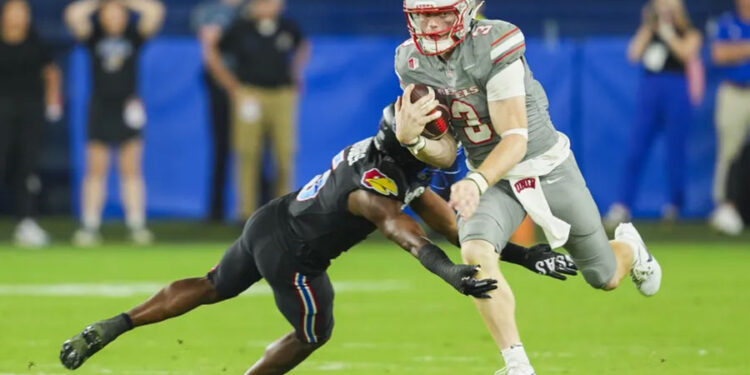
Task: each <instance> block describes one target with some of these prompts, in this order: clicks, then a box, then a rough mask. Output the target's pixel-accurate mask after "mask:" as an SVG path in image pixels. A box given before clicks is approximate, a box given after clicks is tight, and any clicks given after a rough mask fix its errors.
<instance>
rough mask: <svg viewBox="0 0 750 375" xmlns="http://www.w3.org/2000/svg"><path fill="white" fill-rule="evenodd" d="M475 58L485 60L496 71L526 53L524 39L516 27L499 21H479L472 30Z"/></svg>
mask: <svg viewBox="0 0 750 375" xmlns="http://www.w3.org/2000/svg"><path fill="white" fill-rule="evenodd" d="M471 38H472V40H473V42H474V48H475V49H476V51H477V57H479V58H482V59H487V60H489V61H490V63H491V64H492V65H493V66H494V67H493V70H496V69H497V68H498V67H497V66H498V65H500V66H506V65H509V64H510V63H512V62H514V61H516V60H518V59H519V58H521V57H522V56H523V54H524V53H525V52H526V39H525V38H524V35H523V32H521V29H519V28H518V26H516V25H514V24H512V23H509V22H505V21H499V20H481V21H478V22H477V23H476V24H475V25H474V27H473V28H472V32H471Z"/></svg>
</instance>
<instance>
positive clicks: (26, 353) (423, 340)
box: [0, 242, 750, 375]
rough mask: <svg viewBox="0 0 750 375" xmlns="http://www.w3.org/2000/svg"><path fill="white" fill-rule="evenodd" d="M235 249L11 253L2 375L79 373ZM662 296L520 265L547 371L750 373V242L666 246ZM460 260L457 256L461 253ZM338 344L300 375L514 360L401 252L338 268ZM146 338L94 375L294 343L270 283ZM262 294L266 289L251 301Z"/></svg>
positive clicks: (234, 370)
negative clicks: (86, 357)
mask: <svg viewBox="0 0 750 375" xmlns="http://www.w3.org/2000/svg"><path fill="white" fill-rule="evenodd" d="M223 248H224V244H221V243H215V244H200V245H186V244H183V245H180V244H173V245H161V246H155V247H151V248H141V249H131V248H129V247H127V246H124V245H119V246H118V245H110V246H104V247H102V248H98V249H93V250H76V249H72V248H69V247H64V246H59V247H53V248H51V249H49V250H45V251H24V250H18V249H13V248H12V247H10V246H9V245H7V244H0V266H1V267H2V272H0V375H10V374H39V375H41V374H66V373H69V372H68V371H67V370H64V369H63V368H62V366H61V365H60V364H59V362H58V359H57V355H58V350H59V347H60V344H61V343H62V342H63V341H64V340H65V339H66V338H68V337H69V336H72V335H73V334H75V333H77V332H78V331H80V330H81V329H82V328H83V327H84V326H85V325H86V324H88V323H90V322H92V321H94V320H98V319H100V318H105V317H109V316H112V315H114V314H116V313H119V312H122V311H124V310H126V309H128V308H129V307H131V306H133V305H134V304H137V303H138V302H140V301H141V300H143V299H144V298H146V297H148V295H150V294H151V293H152V292H153V291H154V290H155V288H158V287H159V285H161V284H163V283H165V282H168V281H170V280H172V279H178V278H183V277H190V276H196V275H202V274H203V273H204V272H206V271H207V270H208V269H209V268H210V267H211V266H212V265H213V264H214V263H215V262H216V261H217V260H218V259H219V257H220V255H221V252H222V251H223ZM652 250H653V252H654V253H655V255H656V256H657V257H658V258H659V260H660V261H661V263H662V266H663V268H664V281H663V284H662V291H661V293H660V294H659V295H657V296H656V297H654V298H651V299H646V298H644V297H641V296H640V295H639V294H638V293H637V291H636V290H635V288H633V286H632V285H631V283H630V281H627V282H625V283H624V284H623V286H622V288H621V290H618V291H616V292H613V293H609V294H607V293H604V292H599V291H594V290H592V289H590V288H589V287H588V286H587V285H586V284H585V282H584V281H583V279H581V278H580V277H578V278H575V279H573V280H569V281H567V282H559V281H556V280H553V279H549V278H544V277H540V276H537V275H534V274H531V273H529V272H527V271H525V270H522V269H519V268H518V267H516V266H512V265H507V266H505V268H504V269H505V272H506V275H507V277H508V279H509V281H510V282H511V285H512V286H513V287H514V290H515V293H516V299H517V302H518V309H517V310H518V311H517V312H518V314H517V316H518V322H519V326H520V328H521V333H522V337H523V339H524V344H525V345H526V347H527V351H528V352H529V356H530V357H531V359H532V363H533V364H534V365H535V366H536V369H537V372H538V374H540V375H546V374H587V375H588V374H629V375H630V374H680V375H683V374H738V375H739V374H749V373H750V356H748V353H749V352H750V344H748V334H750V288H748V285H750V272H748V266H750V245H747V244H740V243H734V244H731V243H726V244H721V245H720V244H712V243H693V244H668V243H656V244H653V245H652ZM454 255H456V253H454ZM330 274H331V279H332V280H333V281H334V283H335V284H336V288H337V290H338V293H337V297H336V328H335V330H334V334H333V338H332V340H331V341H330V342H329V343H328V344H327V345H326V346H324V347H323V348H322V349H321V350H319V351H318V352H317V353H315V354H313V356H312V357H311V358H310V359H308V361H306V362H305V363H303V364H302V365H301V366H300V367H299V368H298V369H297V370H296V371H293V373H296V374H357V375H358V374H373V375H374V374H378V375H380V374H410V375H411V374H493V373H494V371H495V370H497V369H498V368H499V367H501V363H502V361H501V360H500V357H499V355H498V354H497V351H496V349H495V348H494V345H493V343H492V342H491V339H490V337H489V335H488V334H487V333H486V330H485V328H484V325H483V324H482V322H481V321H480V319H479V316H478V314H477V312H476V311H475V309H474V306H473V304H472V303H471V301H470V300H469V299H468V298H466V297H463V296H460V295H459V294H457V293H455V292H454V291H453V290H452V289H450V287H448V286H447V285H445V284H443V282H442V281H440V280H439V279H438V278H437V277H435V276H433V275H431V274H429V273H427V272H426V271H424V270H423V269H422V268H421V266H420V265H419V263H418V262H416V261H415V260H413V259H412V258H411V257H410V256H409V255H408V254H406V253H403V252H402V251H400V250H398V249H396V247H395V246H392V245H390V244H387V243H381V242H373V243H370V244H368V245H365V246H359V247H357V248H355V249H353V250H352V251H350V252H349V253H347V254H344V256H342V257H341V258H340V259H339V260H337V261H335V262H334V264H333V266H332V268H331V269H330ZM254 288H255V289H256V291H255V293H251V294H250V295H243V296H241V297H238V298H237V299H235V300H232V301H227V302H224V303H221V304H218V305H214V306H209V307H203V308H200V309H198V310H196V311H194V312H193V313H190V314H189V315H187V316H183V317H181V318H177V319H174V320H172V321H169V322H166V323H162V324H160V325H156V326H151V327H144V328H141V329H138V330H136V331H133V332H130V333H128V334H126V335H124V336H123V337H121V338H120V339H119V340H117V341H116V342H114V343H113V344H111V345H110V346H109V347H107V348H106V349H105V350H104V351H103V352H101V353H99V354H97V355H96V356H95V357H94V358H93V359H91V360H90V361H89V362H88V363H87V364H85V365H84V366H83V367H82V368H81V369H80V370H78V371H77V373H79V374H117V375H121V374H132V375H138V374H153V375H166V374H181V375H186V374H196V375H197V374H200V375H203V374H208V375H210V374H241V373H242V372H243V371H244V370H245V369H246V368H247V367H249V366H250V365H251V364H252V363H253V362H254V361H255V360H256V359H257V358H258V357H259V356H260V355H261V353H262V352H263V349H264V347H265V345H266V344H267V343H269V342H271V341H272V340H274V339H276V338H277V337H279V336H281V335H283V334H285V333H287V332H288V331H289V329H290V328H289V326H288V325H287V323H286V321H284V319H283V318H282V316H281V315H280V314H279V313H278V312H277V311H276V308H275V306H274V303H273V300H272V297H271V296H270V295H269V294H268V289H267V288H266V286H265V285H259V286H255V287H254ZM251 290H252V288H251Z"/></svg>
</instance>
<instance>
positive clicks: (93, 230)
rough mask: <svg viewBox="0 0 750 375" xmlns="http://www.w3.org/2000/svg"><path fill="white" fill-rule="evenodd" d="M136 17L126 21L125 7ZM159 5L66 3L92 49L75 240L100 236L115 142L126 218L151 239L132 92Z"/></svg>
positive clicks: (157, 22) (117, 0)
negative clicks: (79, 217)
mask: <svg viewBox="0 0 750 375" xmlns="http://www.w3.org/2000/svg"><path fill="white" fill-rule="evenodd" d="M130 11H132V12H134V13H136V14H137V15H138V16H139V17H138V22H137V23H134V22H132V21H131V17H130V14H129V12H130ZM163 19H164V7H163V6H162V5H161V3H159V2H158V1H155V0H108V1H96V0H81V1H76V2H74V3H72V4H71V5H69V6H68V8H67V9H66V11H65V20H66V22H67V24H68V27H69V28H70V29H71V31H72V32H73V35H74V36H75V38H76V39H77V40H78V41H80V42H82V43H84V44H85V45H86V47H88V49H89V53H90V55H91V66H92V70H93V92H92V94H91V100H90V102H89V127H88V143H87V146H86V175H85V177H84V180H83V190H82V192H81V202H82V203H83V207H82V215H83V227H82V228H81V229H80V230H78V231H77V232H76V233H75V235H74V236H73V241H74V242H75V243H76V244H77V245H80V246H92V245H95V244H97V243H98V242H100V240H101V236H100V235H99V226H100V224H101V216H102V208H103V205H104V201H105V194H106V191H107V174H108V172H109V161H110V151H111V150H112V149H113V148H118V153H119V155H118V156H119V171H120V180H121V192H122V201H123V203H124V204H123V205H124V208H125V220H126V223H127V226H128V228H129V229H130V232H131V238H132V240H133V241H134V242H136V243H138V244H146V243H149V242H151V241H152V234H151V232H149V231H148V229H146V214H145V187H144V182H143V174H142V170H141V158H142V154H143V140H142V137H141V131H142V129H143V126H144V125H145V123H146V113H145V110H144V107H143V103H142V102H141V100H140V98H138V96H137V89H136V84H137V81H138V74H137V73H138V72H137V67H138V64H137V62H138V57H139V54H140V51H141V47H142V45H143V43H144V42H145V40H146V39H148V38H149V37H151V36H152V35H153V34H154V33H156V32H157V31H158V30H159V27H160V26H161V23H162V20H163Z"/></svg>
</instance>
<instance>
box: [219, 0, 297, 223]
mask: <svg viewBox="0 0 750 375" xmlns="http://www.w3.org/2000/svg"><path fill="white" fill-rule="evenodd" d="M283 5H284V4H283V0H252V1H251V2H250V3H249V4H248V6H246V7H244V8H243V10H242V12H241V14H240V17H239V18H238V19H237V20H236V21H235V22H234V23H233V24H232V26H230V28H229V29H228V30H226V31H225V32H224V33H223V34H222V36H221V39H220V41H219V43H218V48H213V47H211V48H209V49H208V56H207V58H208V64H209V68H210V70H211V73H212V74H213V76H214V78H215V79H216V81H217V82H220V83H221V85H222V86H223V87H224V88H225V89H226V90H227V92H228V93H229V96H230V97H231V100H232V112H233V113H232V117H233V120H232V133H231V134H232V136H231V139H232V148H233V151H234V153H235V155H236V157H237V164H238V166H239V168H238V169H239V174H238V179H239V192H240V194H239V196H240V214H241V216H242V218H247V217H249V216H250V215H251V214H252V213H253V211H255V208H256V207H257V204H258V200H259V199H258V197H259V194H258V190H259V189H258V186H259V184H258V180H259V178H260V170H261V156H262V155H263V148H264V140H265V137H266V136H269V138H270V141H271V143H272V146H273V155H274V160H275V167H276V181H275V184H274V185H275V189H274V194H275V195H276V196H282V195H284V194H286V193H288V192H289V191H291V190H292V183H293V176H294V157H295V153H296V146H297V137H296V134H297V130H296V125H295V120H296V114H297V94H298V91H299V88H300V85H301V80H302V70H303V68H304V65H305V64H306V61H307V58H308V54H309V47H308V44H307V42H306V41H305V39H304V37H303V35H302V33H301V32H300V30H299V29H298V27H297V25H296V24H295V23H294V22H292V21H290V20H287V19H284V18H281V12H282V10H283ZM220 51H221V52H223V53H226V54H229V55H231V56H233V57H234V58H235V59H236V69H235V71H231V70H230V69H229V68H228V67H227V66H226V65H225V64H224V61H223V59H222V58H221V55H220Z"/></svg>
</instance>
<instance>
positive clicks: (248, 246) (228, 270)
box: [208, 200, 334, 344]
mask: <svg viewBox="0 0 750 375" xmlns="http://www.w3.org/2000/svg"><path fill="white" fill-rule="evenodd" d="M278 202H279V200H274V201H271V203H269V204H267V205H265V206H263V207H261V208H260V209H259V210H257V211H256V212H255V214H253V216H252V217H250V219H249V220H248V221H247V223H246V224H245V229H244V231H243V232H242V235H241V236H240V238H239V239H237V241H235V243H234V244H233V245H232V246H230V247H229V249H227V251H226V252H225V253H224V256H223V257H222V259H221V261H220V262H219V264H218V265H216V266H215V267H214V268H213V269H212V270H211V271H210V272H209V273H208V279H209V280H211V283H212V284H213V285H214V287H215V288H216V292H217V293H218V295H219V296H220V297H221V298H222V299H227V298H232V297H234V296H237V295H238V294H240V293H242V292H243V291H245V290H246V289H248V288H250V287H251V286H252V285H253V284H255V283H257V282H258V281H260V280H261V279H265V280H266V281H267V282H268V285H269V286H270V287H271V290H272V291H273V296H274V299H275V301H276V307H278V309H279V311H280V312H281V313H282V314H283V315H284V317H285V318H286V320H287V321H288V322H289V324H291V325H292V327H294V331H295V334H296V336H297V338H299V339H300V341H302V342H306V343H311V344H317V343H321V344H322V343H325V342H326V341H328V338H329V337H331V332H332V331H333V324H334V319H333V298H334V292H333V285H331V280H330V279H329V278H328V274H327V273H325V272H323V273H321V274H317V275H306V274H303V273H301V272H299V271H298V270H297V267H296V266H295V262H294V258H293V256H292V254H291V252H292V251H290V250H289V249H288V248H286V246H285V245H284V241H283V239H282V238H281V237H282V235H281V234H280V233H279V231H278V217H277V214H276V210H277V209H278V208H279V207H277V205H278ZM247 316H248V317H249V318H252V311H249V312H248V313H247Z"/></svg>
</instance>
